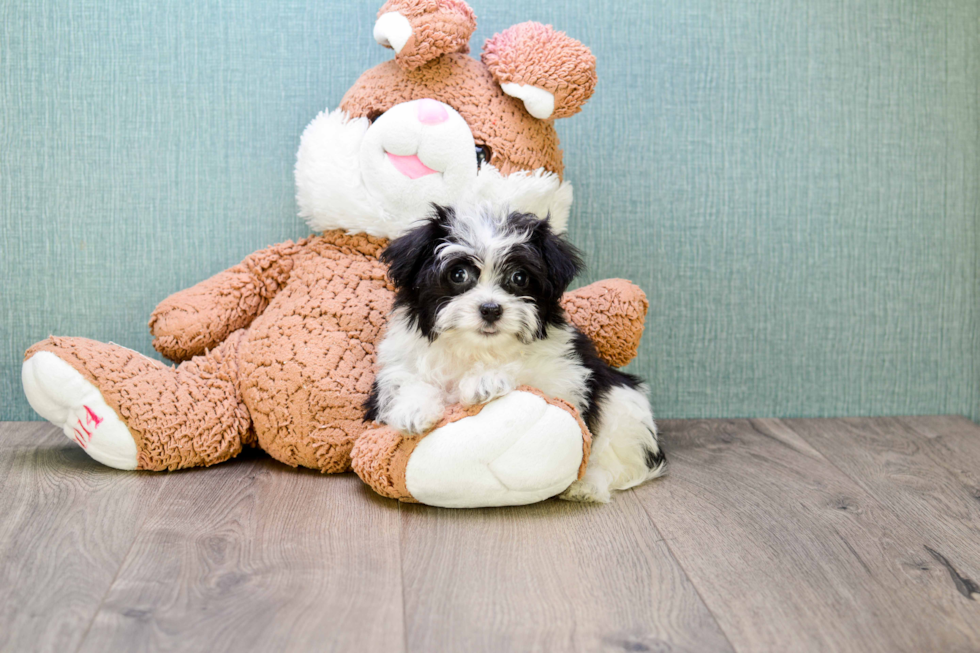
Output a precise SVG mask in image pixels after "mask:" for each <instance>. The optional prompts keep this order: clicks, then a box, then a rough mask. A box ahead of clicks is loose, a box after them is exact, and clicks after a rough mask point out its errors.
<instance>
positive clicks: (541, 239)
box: [531, 218, 585, 296]
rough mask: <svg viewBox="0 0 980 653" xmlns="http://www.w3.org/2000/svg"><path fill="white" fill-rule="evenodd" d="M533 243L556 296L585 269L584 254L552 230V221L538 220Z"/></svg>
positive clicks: (533, 233) (533, 234)
mask: <svg viewBox="0 0 980 653" xmlns="http://www.w3.org/2000/svg"><path fill="white" fill-rule="evenodd" d="M531 242H533V243H534V245H535V246H536V247H537V248H538V249H539V250H540V252H541V257H542V259H544V264H545V266H546V267H547V269H548V280H549V281H550V282H551V284H552V286H553V290H554V294H555V295H556V296H560V295H561V294H562V293H564V292H565V290H566V289H567V288H568V284H570V283H571V282H572V279H574V278H575V277H576V276H578V274H579V272H581V271H582V270H584V269H585V263H583V262H582V254H581V252H579V250H578V248H577V247H575V245H572V244H571V243H570V242H568V241H567V240H565V237H564V236H560V235H558V234H556V233H555V232H554V231H553V230H552V228H551V221H550V219H548V218H546V219H544V220H536V224H535V225H534V230H533V232H532V239H531Z"/></svg>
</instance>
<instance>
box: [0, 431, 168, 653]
mask: <svg viewBox="0 0 980 653" xmlns="http://www.w3.org/2000/svg"><path fill="white" fill-rule="evenodd" d="M165 481H166V477H164V476H161V475H156V474H144V473H139V472H121V471H117V470H113V469H110V468H108V467H104V466H103V465H100V464H99V463H97V462H95V461H93V460H92V459H91V458H89V457H88V456H87V455H86V454H85V452H84V451H82V449H80V448H79V447H78V445H76V444H74V443H72V442H70V441H69V440H68V439H67V438H66V437H65V436H64V434H63V433H62V432H61V431H60V430H59V429H57V428H55V427H54V426H52V425H50V424H48V423H47V422H4V423H0V588H2V597H0V650H3V651H18V652H20V651H59V652H61V651H73V650H75V648H76V647H77V646H78V645H79V643H80V642H81V641H82V637H83V636H84V634H85V631H86V629H87V628H88V626H89V624H90V623H91V622H92V619H93V617H94V616H95V614H96V611H97V610H98V607H99V604H100V603H101V601H102V599H103V597H104V596H105V594H106V592H107V591H108V589H109V586H110V584H111V583H112V580H113V578H114V577H115V575H116V572H117V571H118V569H119V568H120V566H121V565H122V562H123V559H124V558H125V556H126V553H127V552H128V551H129V549H130V546H131V545H132V543H133V541H134V539H135V537H136V533H137V531H138V530H139V527H140V524H141V523H142V521H143V519H144V517H145V515H146V506H147V505H149V504H151V503H152V502H153V499H154V497H155V496H156V495H157V494H158V492H159V491H160V489H161V487H162V486H163V485H164V484H165Z"/></svg>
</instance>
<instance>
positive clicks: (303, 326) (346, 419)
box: [240, 262, 393, 472]
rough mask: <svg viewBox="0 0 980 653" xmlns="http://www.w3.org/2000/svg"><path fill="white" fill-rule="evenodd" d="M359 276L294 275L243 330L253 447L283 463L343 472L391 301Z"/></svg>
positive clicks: (380, 285) (377, 283)
mask: <svg viewBox="0 0 980 653" xmlns="http://www.w3.org/2000/svg"><path fill="white" fill-rule="evenodd" d="M375 263H376V262H375ZM363 276H366V275H360V274H354V275H350V274H333V275H331V274H329V273H325V272H324V271H323V270H320V271H319V273H317V271H316V270H315V269H314V270H312V274H309V275H302V274H297V273H296V272H295V271H294V276H293V277H292V278H291V280H290V283H289V284H288V285H287V287H286V288H284V289H283V290H282V291H280V293H279V294H278V295H277V296H276V298H275V299H274V300H273V301H272V303H271V304H270V305H269V307H268V308H267V309H266V310H265V312H263V314H262V315H261V316H260V317H259V318H257V319H256V320H255V322H253V323H252V325H251V326H250V327H249V329H248V335H247V338H246V340H245V342H244V343H243V344H242V349H241V351H240V360H241V364H242V368H241V373H240V380H241V381H240V387H241V390H242V394H243V398H244V401H245V405H246V406H247V407H248V409H249V412H250V414H251V418H252V423H253V425H254V428H255V433H256V435H257V437H258V441H259V445H260V446H261V447H262V448H263V449H264V450H265V451H267V452H268V453H269V454H270V455H271V456H273V457H274V458H276V459H278V460H280V461H282V462H284V463H286V464H289V465H294V466H296V465H302V466H304V467H312V468H314V469H319V470H321V471H324V472H342V471H346V470H348V469H349V468H350V450H351V447H352V446H353V441H354V439H355V438H356V437H357V436H358V435H360V434H361V433H362V432H363V431H364V421H363V419H364V410H363V408H362V405H363V403H364V400H365V399H366V398H367V396H368V393H369V392H370V390H371V384H372V383H373V381H374V351H375V349H374V344H375V343H376V342H377V341H378V339H379V337H380V335H381V330H382V327H383V325H384V321H385V318H386V317H387V314H388V311H389V310H390V308H391V302H392V299H393V296H392V293H391V291H390V290H388V289H387V288H386V286H385V283H384V281H383V279H379V278H363ZM372 276H374V275H372Z"/></svg>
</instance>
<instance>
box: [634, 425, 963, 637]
mask: <svg viewBox="0 0 980 653" xmlns="http://www.w3.org/2000/svg"><path fill="white" fill-rule="evenodd" d="M663 427H664V432H665V438H664V439H665V442H666V444H667V453H668V459H669V460H670V462H671V465H672V466H671V470H670V475H669V476H668V477H667V478H666V479H665V480H664V481H663V482H656V483H650V484H647V485H645V486H643V487H641V488H638V489H637V490H636V495H637V496H638V497H639V498H640V500H641V502H642V503H643V505H644V507H645V508H646V509H647V511H648V512H649V513H650V515H651V516H652V518H653V520H654V522H655V523H656V525H657V528H658V529H659V530H660V532H661V533H662V534H663V535H664V537H666V538H667V539H666V541H667V544H668V546H669V548H670V550H671V552H672V553H673V554H674V555H675V557H676V558H677V560H678V561H679V563H680V564H681V566H682V567H683V568H684V570H685V571H686V572H687V574H688V576H689V577H690V578H691V580H692V582H693V583H694V585H695V587H697V589H698V591H699V593H700V594H701V596H702V597H703V598H704V601H705V603H706V604H707V606H708V607H709V608H710V609H711V610H712V612H713V613H714V615H715V616H716V618H717V620H718V623H719V624H720V625H721V627H722V629H723V630H724V632H725V633H726V635H727V636H728V638H729V639H730V641H731V642H732V643H733V644H734V646H735V648H736V649H737V650H740V651H788V650H835V651H861V652H866V651H956V650H975V649H977V648H978V647H980V638H978V637H977V636H976V631H975V625H974V624H971V623H968V622H967V620H966V618H965V617H964V614H963V613H962V612H960V611H959V610H958V609H953V608H951V607H950V604H949V602H948V601H947V600H945V599H944V598H943V595H944V593H945V592H946V591H947V585H948V582H949V581H948V578H944V577H943V575H942V574H940V573H936V571H935V570H933V569H931V568H929V569H923V568H922V567H923V564H922V563H923V560H924V559H923V553H924V552H923V550H922V544H921V541H920V538H918V537H917V536H916V534H915V533H914V532H913V531H911V530H910V529H908V528H907V527H906V526H905V524H903V523H902V521H901V520H900V519H899V518H898V517H896V516H895V514H894V513H892V512H891V511H890V510H889V509H888V508H886V507H885V506H883V505H882V504H881V503H880V502H879V501H877V500H876V499H875V498H874V497H873V496H871V495H870V494H869V493H868V492H866V491H865V490H864V489H862V488H861V487H860V486H859V485H858V484H857V483H855V482H854V481H853V480H852V479H851V478H849V477H848V476H847V475H845V474H844V473H843V472H841V471H840V470H839V469H837V468H836V467H835V466H834V465H832V464H831V463H830V462H829V461H828V460H827V459H826V458H824V457H823V456H822V455H821V454H820V453H819V452H818V451H817V450H816V449H815V448H814V447H813V446H811V443H808V442H807V441H806V440H804V439H803V438H801V437H800V436H799V435H798V434H796V433H795V432H794V431H792V430H791V429H789V428H787V427H786V426H785V425H783V424H781V423H779V422H776V421H765V420H760V421H747V420H732V421H727V420H711V421H690V422H665V423H664V424H663Z"/></svg>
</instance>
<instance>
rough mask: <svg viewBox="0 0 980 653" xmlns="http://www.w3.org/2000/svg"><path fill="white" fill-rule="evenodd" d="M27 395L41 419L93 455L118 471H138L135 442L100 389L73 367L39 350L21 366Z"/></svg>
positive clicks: (51, 354) (22, 379) (47, 352)
mask: <svg viewBox="0 0 980 653" xmlns="http://www.w3.org/2000/svg"><path fill="white" fill-rule="evenodd" d="M21 381H22V383H23V385H24V394H26V395H27V401H28V402H29V403H30V404H31V408H33V409H34V410H35V411H36V412H37V414H38V415H40V416H41V417H43V418H44V419H46V420H48V421H49V422H51V423H52V424H54V425H55V426H57V427H59V428H60V429H61V430H62V431H63V432H64V434H65V435H66V436H67V437H68V439H69V440H72V441H74V442H76V443H77V444H78V445H80V446H81V447H82V448H83V449H84V450H85V453H87V454H88V455H89V456H91V457H92V458H94V459H95V460H97V461H99V462H100V463H102V464H103V465H107V466H109V467H115V468H116V469H136V465H137V454H136V441H135V440H134V439H133V436H132V435H131V434H130V432H129V429H128V428H126V425H125V424H124V423H123V422H122V420H120V419H119V417H118V416H117V415H116V412H115V411H114V410H113V409H112V408H110V407H109V405H108V404H106V402H105V400H104V399H103V398H102V393H101V392H99V389H98V388H96V387H95V386H94V385H92V384H91V383H90V382H89V381H87V380H86V379H85V377H83V376H82V375H81V373H79V372H78V370H76V369H75V368H74V367H72V366H71V365H69V364H68V363H66V362H65V361H63V360H61V359H60V358H58V357H57V356H56V355H54V354H53V353H51V352H49V351H40V352H38V353H36V354H34V355H33V356H31V357H30V358H28V359H27V360H26V361H24V365H23V367H22V368H21Z"/></svg>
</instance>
